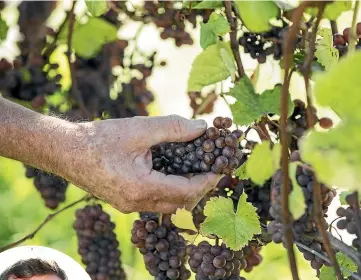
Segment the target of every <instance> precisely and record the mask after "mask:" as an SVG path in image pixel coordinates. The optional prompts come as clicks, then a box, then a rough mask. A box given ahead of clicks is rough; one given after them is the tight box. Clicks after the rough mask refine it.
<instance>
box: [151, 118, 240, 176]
mask: <svg viewBox="0 0 361 280" xmlns="http://www.w3.org/2000/svg"><path fill="white" fill-rule="evenodd" d="M213 125H214V127H210V128H208V129H207V131H206V132H205V133H204V134H203V135H202V136H200V137H198V138H197V139H195V140H193V141H190V142H186V143H162V144H160V145H157V146H155V147H153V148H152V156H153V169H155V170H164V172H165V173H167V174H187V173H198V172H210V171H212V172H214V173H223V174H232V172H233V171H234V170H235V169H236V168H237V167H238V166H239V165H240V162H241V160H242V157H243V154H242V152H241V150H240V149H238V140H239V138H240V137H241V136H242V131H240V130H234V131H233V132H231V131H230V130H229V128H230V127H231V125H232V120H231V119H230V118H222V117H217V118H215V119H214V122H213Z"/></svg>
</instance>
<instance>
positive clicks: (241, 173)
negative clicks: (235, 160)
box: [234, 163, 249, 180]
mask: <svg viewBox="0 0 361 280" xmlns="http://www.w3.org/2000/svg"><path fill="white" fill-rule="evenodd" d="M246 166H247V164H246V163H244V164H242V165H241V166H240V167H238V168H237V169H236V170H235V171H234V175H236V176H237V177H238V178H239V179H241V180H247V179H249V175H248V174H247V170H246Z"/></svg>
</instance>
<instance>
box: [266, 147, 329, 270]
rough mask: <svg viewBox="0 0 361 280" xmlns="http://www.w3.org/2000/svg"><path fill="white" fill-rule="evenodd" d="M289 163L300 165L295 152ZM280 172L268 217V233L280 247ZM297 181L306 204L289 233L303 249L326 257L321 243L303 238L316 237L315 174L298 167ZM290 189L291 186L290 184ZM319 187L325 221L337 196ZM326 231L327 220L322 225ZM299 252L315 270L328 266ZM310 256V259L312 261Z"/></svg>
mask: <svg viewBox="0 0 361 280" xmlns="http://www.w3.org/2000/svg"><path fill="white" fill-rule="evenodd" d="M291 161H301V157H300V154H299V152H298V151H293V152H292V154H291ZM282 176H283V175H282V172H281V170H279V171H277V172H276V174H275V175H274V176H273V180H272V186H271V198H272V203H271V208H270V214H271V215H272V217H273V218H274V221H271V222H270V223H269V224H268V232H269V233H270V234H272V240H273V241H274V242H275V243H281V242H283V241H284V229H283V222H282V212H281V196H280V194H281V186H282ZM296 180H297V183H298V184H299V185H300V186H301V188H302V192H303V195H304V200H305V203H306V211H305V213H304V214H303V215H302V216H301V218H299V219H298V220H295V221H293V223H292V231H293V235H294V239H295V240H296V241H298V242H300V243H302V244H304V245H306V246H311V245H312V248H313V249H314V250H315V251H317V252H319V253H320V254H322V255H324V256H327V255H326V253H325V250H324V248H323V245H322V243H320V242H318V241H316V240H313V239H312V238H311V239H307V238H305V236H304V235H305V234H308V235H312V234H314V233H317V228H316V225H315V221H314V216H313V215H314V213H313V207H314V206H313V205H314V200H313V192H314V184H315V183H314V173H313V171H312V169H311V168H310V167H309V166H308V165H306V164H305V165H304V166H302V167H301V166H298V167H297V170H296ZM290 185H291V186H292V183H291V181H290ZM320 187H321V201H320V202H319V203H321V206H322V209H323V210H322V211H323V217H327V214H326V213H327V210H328V206H329V205H330V204H331V202H332V200H333V198H334V196H335V195H336V192H335V190H333V189H329V188H328V187H327V186H325V185H324V184H320ZM323 222H324V223H325V226H326V227H327V223H326V220H324V221H323ZM298 248H299V250H300V251H301V252H302V253H304V257H305V259H307V260H309V261H311V266H312V267H313V268H314V269H320V268H321V267H322V265H323V264H327V262H325V261H324V260H322V259H321V258H319V257H318V256H316V255H314V254H312V253H309V252H308V251H306V250H305V249H303V248H301V247H298ZM311 255H312V257H311Z"/></svg>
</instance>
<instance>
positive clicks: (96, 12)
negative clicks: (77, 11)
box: [85, 0, 108, 17]
mask: <svg viewBox="0 0 361 280" xmlns="http://www.w3.org/2000/svg"><path fill="white" fill-rule="evenodd" d="M85 4H86V6H87V7H88V11H89V12H90V13H91V14H92V15H93V16H95V17H99V16H101V15H103V14H105V13H106V11H107V10H108V5H107V1H106V0H85Z"/></svg>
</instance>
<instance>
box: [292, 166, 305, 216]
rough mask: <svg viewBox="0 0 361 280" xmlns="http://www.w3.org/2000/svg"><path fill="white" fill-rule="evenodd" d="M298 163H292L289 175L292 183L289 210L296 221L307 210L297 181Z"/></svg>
mask: <svg viewBox="0 0 361 280" xmlns="http://www.w3.org/2000/svg"><path fill="white" fill-rule="evenodd" d="M298 164H299V163H298V162H291V163H290V164H289V170H290V172H289V175H290V178H291V181H292V191H291V193H290V195H289V203H288V204H289V209H290V212H291V214H292V216H293V218H294V219H295V220H298V219H299V218H301V217H302V215H303V214H304V213H305V210H306V202H305V199H304V194H303V192H302V189H301V186H300V185H299V184H298V182H297V180H296V170H297V165H298Z"/></svg>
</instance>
